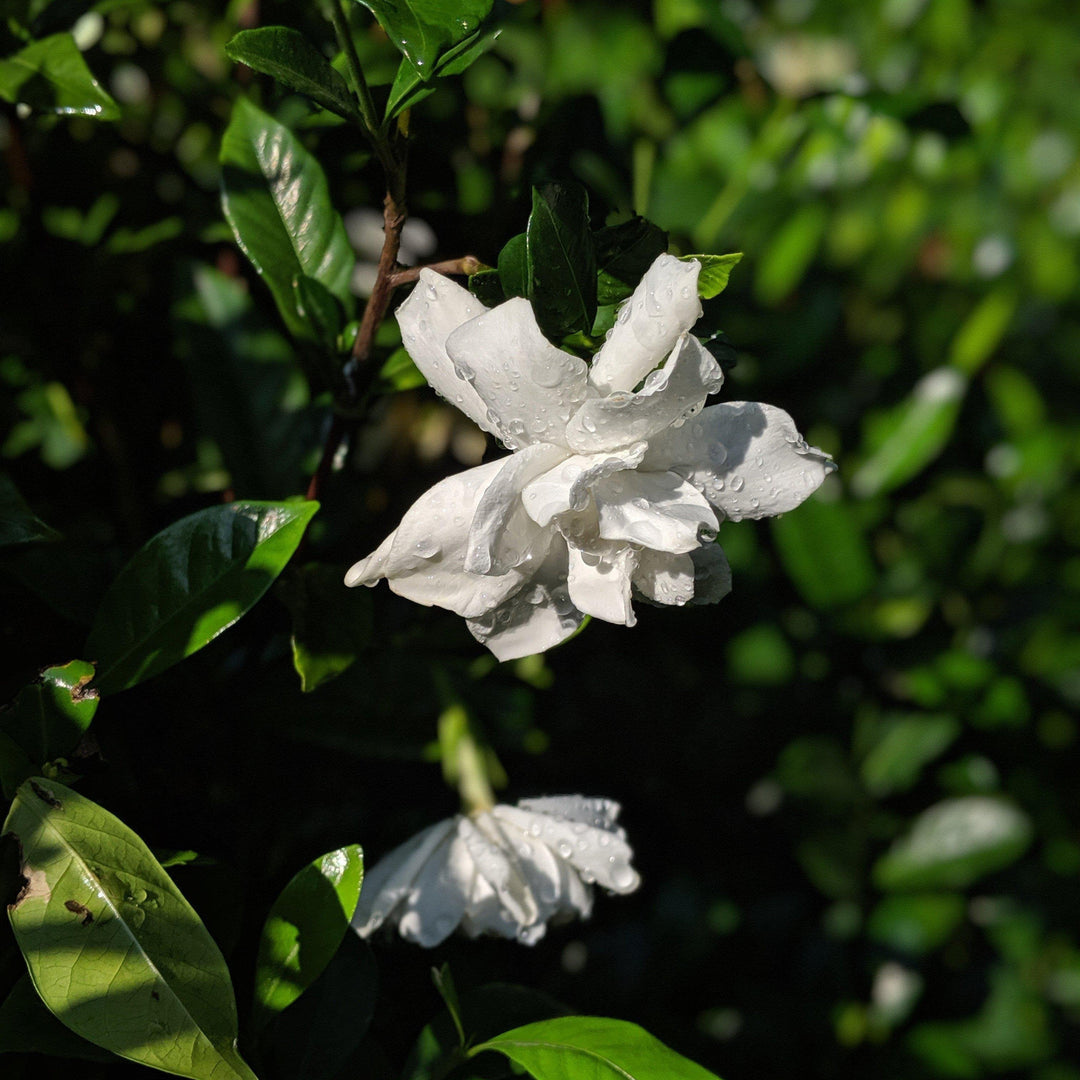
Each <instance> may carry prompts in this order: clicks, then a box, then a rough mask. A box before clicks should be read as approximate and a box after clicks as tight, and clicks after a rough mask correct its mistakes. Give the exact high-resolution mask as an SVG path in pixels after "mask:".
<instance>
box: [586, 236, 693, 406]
mask: <svg viewBox="0 0 1080 1080" xmlns="http://www.w3.org/2000/svg"><path fill="white" fill-rule="evenodd" d="M700 270H701V264H700V263H699V262H698V261H697V260H696V259H692V260H690V261H689V262H682V261H681V260H680V259H676V258H675V257H674V256H673V255H659V256H657V258H656V260H655V261H654V262H653V264H652V266H650V267H649V269H648V270H647V271H646V273H645V276H644V277H643V278H642V279H641V281H640V282H639V283H638V287H637V288H636V289H635V290H634V295H633V296H631V297H630V299H629V300H627V302H626V303H625V304H624V305H623V307H622V309H621V310H620V312H619V316H618V318H617V319H616V321H615V326H614V328H613V329H612V331H611V336H610V337H609V338H608V339H607V341H605V342H604V344H603V346H602V347H601V349H600V351H599V352H598V353H597V354H596V358H595V359H594V360H593V363H592V370H591V371H590V372H589V381H590V382H591V383H592V384H593V385H594V386H595V387H596V388H597V389H598V390H600V391H601V393H604V394H609V393H611V392H612V391H613V390H633V388H634V387H635V386H637V384H638V383H639V382H640V381H641V380H642V379H643V378H644V377H645V376H646V375H647V374H648V373H649V372H650V371H652V369H653V368H654V367H656V365H657V364H659V363H660V361H661V360H663V358H664V357H665V356H666V355H667V354H668V352H669V351H670V350H671V347H672V346H673V345H674V344H675V342H676V341H677V340H678V337H679V335H680V334H681V333H682V332H683V331H684V330H689V329H690V327H691V326H693V325H694V323H696V322H697V321H698V319H699V318H700V317H701V301H700V300H698V294H697V279H698V272H699V271H700Z"/></svg>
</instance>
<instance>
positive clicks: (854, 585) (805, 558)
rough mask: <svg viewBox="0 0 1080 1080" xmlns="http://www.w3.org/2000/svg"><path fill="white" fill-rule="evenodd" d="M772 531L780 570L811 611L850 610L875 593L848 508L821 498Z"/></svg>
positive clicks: (863, 542)
mask: <svg viewBox="0 0 1080 1080" xmlns="http://www.w3.org/2000/svg"><path fill="white" fill-rule="evenodd" d="M829 483H830V484H831V483H833V481H830V482H829ZM770 526H771V528H772V534H773V539H774V540H775V541H776V550H777V553H778V554H779V556H780V561H781V562H782V563H783V564H784V569H785V570H786V571H787V572H788V576H789V577H790V578H791V580H792V582H793V583H794V585H795V587H796V588H797V589H798V590H799V593H800V594H801V595H802V597H803V599H804V600H805V601H806V602H807V603H808V604H810V605H811V607H814V608H818V609H825V608H834V607H841V606H843V605H844V604H851V603H854V602H855V601H856V600H859V599H861V598H862V597H863V596H865V595H866V594H867V593H868V592H870V590H871V589H872V588H873V587H874V584H875V582H876V581H877V569H876V567H875V566H874V560H873V557H872V556H871V554H870V545H869V543H868V542H867V539H866V535H865V533H864V532H863V530H862V528H861V527H860V525H859V522H858V520H857V519H856V517H855V515H854V514H853V513H852V509H851V506H850V505H849V504H847V503H845V502H842V501H838V502H830V501H827V499H826V498H824V497H823V496H822V495H819V496H818V497H817V498H814V499H807V501H806V502H805V503H803V505H802V506H800V507H799V512H798V513H797V514H784V515H783V517H779V518H773V520H772V521H771V522H770Z"/></svg>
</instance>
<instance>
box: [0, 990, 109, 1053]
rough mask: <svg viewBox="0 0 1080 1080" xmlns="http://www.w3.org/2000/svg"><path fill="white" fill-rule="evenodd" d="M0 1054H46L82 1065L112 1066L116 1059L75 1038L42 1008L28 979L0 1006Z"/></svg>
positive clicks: (106, 1051) (42, 1005)
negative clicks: (73, 1060) (103, 1064)
mask: <svg viewBox="0 0 1080 1080" xmlns="http://www.w3.org/2000/svg"><path fill="white" fill-rule="evenodd" d="M0 1054H48V1055H49V1056H50V1057H62V1058H76V1059H79V1060H82V1061H101V1062H110V1061H111V1062H115V1061H116V1055H115V1054H112V1053H110V1052H109V1051H108V1050H103V1049H102V1048H101V1047H100V1046H95V1045H94V1044H93V1043H92V1042H89V1041H87V1040H86V1039H84V1038H81V1037H80V1036H79V1035H76V1034H75V1032H74V1031H71V1030H70V1029H69V1028H67V1027H65V1026H64V1025H63V1024H61V1023H60V1021H59V1020H57V1019H56V1017H55V1016H53V1014H52V1013H51V1012H49V1010H48V1009H46V1008H45V1005H44V1004H43V1002H42V1000H41V998H39V997H38V996H37V993H36V992H35V990H34V985H33V983H32V982H31V981H30V976H29V975H23V976H21V977H20V978H19V980H18V981H17V982H16V983H15V985H14V986H13V987H12V988H11V993H9V994H8V996H7V997H6V998H5V999H4V1003H3V1004H2V1005H0Z"/></svg>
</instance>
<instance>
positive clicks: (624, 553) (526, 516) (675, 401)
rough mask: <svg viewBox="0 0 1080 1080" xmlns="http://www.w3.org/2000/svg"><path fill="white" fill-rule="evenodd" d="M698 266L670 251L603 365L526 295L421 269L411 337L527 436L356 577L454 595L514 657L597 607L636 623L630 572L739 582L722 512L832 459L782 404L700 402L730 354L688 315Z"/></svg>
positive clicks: (553, 641) (419, 592)
mask: <svg viewBox="0 0 1080 1080" xmlns="http://www.w3.org/2000/svg"><path fill="white" fill-rule="evenodd" d="M700 268H701V267H700V264H699V263H698V262H697V261H696V260H690V261H687V262H683V261H682V260H680V259H676V258H674V257H673V256H671V255H661V256H659V257H658V258H657V259H656V261H655V262H654V263H653V264H652V266H651V267H650V268H649V270H648V271H647V273H646V274H645V277H644V278H643V279H642V280H641V282H640V284H639V285H638V287H637V289H636V290H635V291H634V294H633V296H631V297H630V299H629V300H628V301H627V302H626V303H625V304H624V305H623V307H622V309H621V310H620V312H619V315H618V318H617V320H616V323H615V326H614V328H613V329H612V331H611V332H610V334H609V335H608V338H607V340H606V341H605V342H604V344H603V346H602V347H601V348H600V350H599V351H598V352H597V354H596V356H595V357H594V359H593V362H592V364H591V365H588V364H586V363H585V361H583V360H580V359H578V358H577V357H576V356H572V355H570V354H569V353H566V352H563V351H562V350H561V349H558V348H556V347H555V346H554V345H552V344H551V343H550V342H549V341H548V340H547V339H546V338H545V337H544V335H543V334H542V333H541V332H540V328H539V327H538V326H537V323H536V318H535V316H534V315H533V310H532V306H531V305H530V304H529V302H528V300H525V299H522V298H516V299H512V300H507V301H506V302H505V303H502V304H499V305H498V306H497V307H494V308H492V309H490V310H488V309H486V308H485V307H484V306H483V305H482V304H481V303H480V302H479V301H478V300H477V299H476V298H475V297H474V296H472V295H471V294H470V293H469V292H468V291H466V290H465V289H463V288H461V287H460V286H459V285H456V284H454V283H453V282H452V281H450V280H449V279H448V278H445V277H442V276H441V275H439V274H435V273H432V272H431V271H429V270H422V271H421V272H420V280H419V283H418V284H417V286H416V288H415V289H414V290H413V292H412V293H411V294H410V295H409V297H408V299H406V300H405V302H404V303H403V304H402V305H401V306H400V307H399V308H398V311H397V319H398V323H399V324H400V326H401V337H402V341H403V342H404V344H405V347H406V349H407V350H408V352H409V355H410V356H411V357H412V358H413V360H414V361H415V363H416V366H417V367H418V368H419V369H420V370H421V371H422V372H423V373H424V376H425V377H426V378H427V380H428V382H429V383H431V385H432V386H433V387H434V388H435V390H436V391H438V393H440V394H441V395H442V396H443V397H445V398H447V399H448V400H449V401H452V402H453V403H454V404H455V405H456V406H457V407H458V408H459V409H460V410H461V411H462V412H463V413H465V414H466V415H467V416H469V417H470V418H471V419H472V420H474V421H475V422H476V423H477V424H479V425H480V427H482V428H483V429H484V430H485V431H488V432H491V433H492V434H494V435H496V436H497V437H498V438H499V439H501V440H502V442H503V443H504V444H505V445H506V446H508V447H510V448H511V449H512V450H513V453H512V454H510V455H509V456H507V457H502V458H499V459H498V460H496V461H491V462H489V463H487V464H485V465H479V466H477V467H476V468H473V469H468V470H466V471H465V472H462V473H458V474H457V475H455V476H451V477H448V478H447V479H446V480H443V481H442V482H441V483H438V484H436V485H435V486H434V487H433V488H431V489H430V490H429V491H428V492H426V493H425V494H424V495H422V496H421V497H420V498H419V499H418V500H417V501H416V502H415V503H414V504H413V505H412V507H411V508H410V509H409V510H408V511H407V512H406V514H405V516H404V518H402V521H401V524H400V525H399V526H398V527H397V529H396V530H395V531H394V532H393V533H391V534H390V536H388V537H387V538H386V540H384V541H383V543H382V544H381V545H380V546H379V547H378V549H377V550H376V551H375V552H373V553H372V554H371V555H369V556H368V557H367V558H366V559H362V560H361V561H360V562H358V563H356V564H355V565H354V566H353V567H352V568H351V569H350V570H349V572H348V574H346V576H345V583H346V584H347V585H374V584H375V583H376V582H377V581H379V580H380V579H381V578H386V579H387V580H388V582H389V584H390V588H391V589H393V590H394V592H396V593H399V594H400V595H401V596H404V597H407V598H408V599H410V600H414V601H416V602H417V603H420V604H425V605H428V606H430V605H433V604H434V605H438V606H439V607H444V608H448V609H449V610H451V611H455V612H457V613H458V614H459V615H462V616H464V617H465V619H466V621H467V623H468V626H469V629H470V630H471V631H472V633H473V635H474V636H475V637H476V638H477V639H478V640H479V641H481V642H483V643H484V644H486V645H487V646H488V648H490V649H491V651H492V652H493V653H494V654H495V655H496V656H497V657H498V658H499V659H500V660H509V659H513V658H515V657H519V656H526V655H528V654H530V653H536V652H541V651H543V650H544V649H548V648H551V647H552V646H553V645H557V644H558V643H559V642H560V641H563V640H564V639H565V638H567V637H569V636H570V635H571V634H572V633H573V632H574V631H575V630H576V629H577V628H578V626H580V625H581V622H582V620H583V618H584V617H585V616H586V615H592V616H593V617H595V618H598V619H604V620H606V621H607V622H613V623H621V624H624V625H626V626H633V625H634V621H635V619H634V612H633V608H632V607H631V605H630V599H631V590H632V589H635V590H636V591H637V592H638V593H639V594H640V595H641V596H643V597H645V598H646V599H648V600H651V601H654V602H656V603H661V604H677V605H681V604H685V603H687V602H689V601H695V602H710V601H715V600H719V599H720V598H721V597H722V596H724V595H726V593H727V592H729V591H730V588H731V575H730V571H729V569H728V565H727V560H726V559H725V558H724V554H723V552H722V551H721V550H720V548H719V547H718V546H717V545H716V544H715V543H713V542H712V541H713V540H714V539H715V537H716V531H717V528H718V527H719V524H720V522H721V521H722V520H724V518H730V519H731V520H733V521H738V520H740V519H741V518H747V517H749V518H760V517H766V516H768V515H772V514H780V513H783V512H784V511H785V510H791V509H793V508H794V507H796V506H798V504H799V503H801V502H802V501H803V500H804V499H805V498H806V497H807V496H808V495H809V494H810V493H811V492H812V491H814V490H815V489H816V488H817V487H818V485H819V484H820V483H821V481H822V480H823V479H824V478H825V476H826V475H827V474H828V473H829V472H830V471H831V470H832V469H833V468H834V466H833V464H832V460H831V459H830V458H829V456H828V455H827V454H824V453H822V452H821V451H820V450H817V449H814V448H813V447H810V446H807V444H806V441H805V440H804V439H803V437H802V436H801V435H800V434H799V432H798V431H797V430H796V428H795V425H794V423H793V421H792V419H791V417H790V416H788V414H787V413H786V412H784V411H783V410H782V409H777V408H774V407H773V406H771V405H760V404H757V403H754V402H745V401H742V402H729V403H725V404H720V405H712V406H710V407H709V408H706V409H704V410H703V408H702V407H703V406H704V404H705V399H706V398H707V397H708V396H709V394H712V393H715V392H716V391H717V390H719V389H720V386H721V384H722V382H723V373H722V372H721V370H720V366H719V364H717V362H716V360H715V359H714V358H713V357H712V356H711V355H710V354H709V352H708V351H707V350H706V349H705V348H704V347H703V346H702V345H701V343H700V342H699V341H698V340H697V338H695V337H693V336H692V335H691V334H690V332H689V331H690V328H691V327H692V326H693V325H694V323H695V322H696V321H697V319H698V318H699V316H700V315H701V303H700V301H699V300H698V294H697V278H698V273H699V271H700ZM643 380H644V381H643ZM639 383H640V384H641V387H640V389H635V387H637V386H638V384H639Z"/></svg>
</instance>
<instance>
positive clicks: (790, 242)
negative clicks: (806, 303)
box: [754, 201, 829, 306]
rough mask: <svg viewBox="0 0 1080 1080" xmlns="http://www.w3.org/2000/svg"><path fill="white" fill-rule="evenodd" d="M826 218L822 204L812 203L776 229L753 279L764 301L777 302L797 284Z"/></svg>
mask: <svg viewBox="0 0 1080 1080" xmlns="http://www.w3.org/2000/svg"><path fill="white" fill-rule="evenodd" d="M828 221H829V213H828V210H827V209H826V207H825V204H824V203H822V202H820V201H819V202H811V203H807V204H806V205H804V206H803V207H802V208H801V209H799V210H797V211H796V212H795V213H794V214H793V215H792V216H791V217H790V218H789V219H788V220H787V221H785V222H784V224H783V225H782V226H781V227H780V228H779V229H778V230H777V231H776V234H775V235H774V236H773V238H772V243H771V244H770V246H769V248H768V249H767V250H766V252H765V254H764V255H763V256H762V258H761V261H760V262H759V263H758V267H757V276H756V278H755V279H754V290H755V292H756V293H757V297H758V299H759V300H760V301H761V302H762V303H763V304H766V305H769V306H772V305H774V304H778V303H779V302H780V301H781V300H783V299H784V297H786V296H787V295H788V293H790V292H791V290H792V289H794V288H795V286H796V285H798V284H799V282H800V281H801V280H802V277H803V274H805V273H806V271H807V268H808V267H809V266H810V263H811V261H812V260H813V258H814V256H815V255H816V254H817V249H818V245H819V244H820V243H821V238H822V237H823V236H824V235H825V227H826V225H827V224H828Z"/></svg>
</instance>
